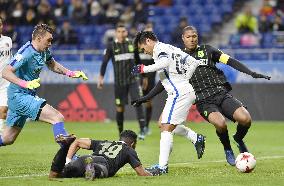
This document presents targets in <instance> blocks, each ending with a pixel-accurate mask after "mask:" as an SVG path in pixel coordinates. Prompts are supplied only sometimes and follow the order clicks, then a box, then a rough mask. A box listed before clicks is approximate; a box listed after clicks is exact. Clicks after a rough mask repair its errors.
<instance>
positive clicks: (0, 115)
mask: <svg viewBox="0 0 284 186" xmlns="http://www.w3.org/2000/svg"><path fill="white" fill-rule="evenodd" d="M7 111H8V108H7V107H0V119H5V118H6V117H7Z"/></svg>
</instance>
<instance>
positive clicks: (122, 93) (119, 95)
mask: <svg viewBox="0 0 284 186" xmlns="http://www.w3.org/2000/svg"><path fill="white" fill-rule="evenodd" d="M114 94H115V105H116V106H123V105H127V104H128V95H130V98H131V100H136V99H138V98H139V97H141V96H143V92H142V88H141V86H140V84H139V82H138V81H137V82H135V83H131V84H129V85H125V86H117V85H115V88H114Z"/></svg>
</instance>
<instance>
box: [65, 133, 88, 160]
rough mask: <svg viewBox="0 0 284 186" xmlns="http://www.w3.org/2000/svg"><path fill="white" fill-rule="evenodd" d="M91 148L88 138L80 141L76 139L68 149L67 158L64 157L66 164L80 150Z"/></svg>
mask: <svg viewBox="0 0 284 186" xmlns="http://www.w3.org/2000/svg"><path fill="white" fill-rule="evenodd" d="M90 147H91V139H89V138H80V139H76V140H75V141H74V142H73V143H72V144H71V145H70V147H69V150H68V153H67V156H66V163H65V164H68V163H69V162H70V161H71V159H72V157H73V156H74V154H75V153H76V152H77V151H78V150H79V149H80V148H82V149H90Z"/></svg>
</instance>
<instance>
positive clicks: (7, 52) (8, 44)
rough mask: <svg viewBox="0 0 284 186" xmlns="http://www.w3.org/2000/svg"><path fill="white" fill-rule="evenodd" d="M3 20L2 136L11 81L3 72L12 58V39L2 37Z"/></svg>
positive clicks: (0, 65) (0, 49)
mask: <svg viewBox="0 0 284 186" xmlns="http://www.w3.org/2000/svg"><path fill="white" fill-rule="evenodd" d="M2 31H3V19H2V18H1V17H0V135H1V133H2V130H3V126H4V122H5V119H6V115H7V111H8V106H7V88H8V86H9V81H7V80H6V79H4V78H2V70H3V69H4V67H5V66H6V65H7V64H8V62H9V60H10V58H11V48H12V39H11V38H10V37H8V36H3V35H2Z"/></svg>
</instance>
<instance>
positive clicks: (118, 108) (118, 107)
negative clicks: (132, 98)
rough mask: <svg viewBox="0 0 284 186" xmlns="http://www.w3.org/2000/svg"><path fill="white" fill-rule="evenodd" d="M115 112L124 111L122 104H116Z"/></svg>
mask: <svg viewBox="0 0 284 186" xmlns="http://www.w3.org/2000/svg"><path fill="white" fill-rule="evenodd" d="M116 112H124V108H123V107H122V106H116Z"/></svg>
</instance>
